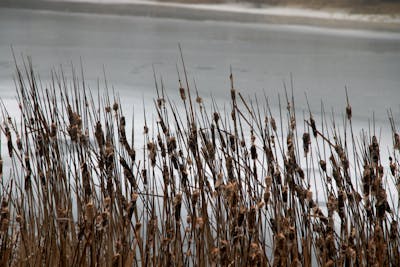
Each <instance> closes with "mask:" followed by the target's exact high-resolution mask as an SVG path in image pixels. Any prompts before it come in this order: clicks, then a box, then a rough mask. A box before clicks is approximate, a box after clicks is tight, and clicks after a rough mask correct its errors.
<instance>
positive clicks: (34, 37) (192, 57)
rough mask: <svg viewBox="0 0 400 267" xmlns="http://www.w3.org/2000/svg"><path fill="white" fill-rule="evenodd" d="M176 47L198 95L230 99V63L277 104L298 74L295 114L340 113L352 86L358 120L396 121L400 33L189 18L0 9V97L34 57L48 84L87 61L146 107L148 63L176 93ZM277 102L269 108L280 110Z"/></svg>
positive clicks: (247, 90) (248, 89)
mask: <svg viewBox="0 0 400 267" xmlns="http://www.w3.org/2000/svg"><path fill="white" fill-rule="evenodd" d="M178 43H180V44H181V46H182V47H183V53H184V58H185V61H186V65H187V68H188V70H189V74H190V79H191V81H192V80H193V79H194V80H195V81H196V83H197V87H198V89H199V92H200V94H201V95H202V96H203V97H205V98H207V97H209V96H210V95H213V96H214V97H215V98H216V99H217V100H218V101H222V102H223V100H224V98H225V97H226V96H227V95H228V94H227V92H228V91H227V90H228V89H229V80H228V74H229V68H230V66H232V69H233V73H234V76H235V84H236V87H237V88H238V89H239V90H241V91H242V92H243V93H244V94H245V95H247V94H248V95H255V94H257V95H259V96H263V94H264V93H265V94H266V95H268V96H269V97H270V98H271V99H272V100H276V96H277V94H278V93H280V94H281V95H282V94H283V85H282V84H283V82H284V81H285V82H286V83H287V85H288V87H290V86H289V84H290V74H291V73H292V75H293V80H294V92H295V97H296V99H297V100H296V102H297V105H298V107H300V108H302V107H304V105H305V103H306V102H305V97H304V94H305V93H306V94H307V96H308V98H309V102H310V104H311V108H312V109H313V110H315V111H318V110H319V108H320V101H321V100H323V101H324V103H325V105H326V107H327V109H328V110H330V109H331V108H333V109H334V110H335V111H336V112H338V113H339V114H340V113H342V112H343V110H344V109H343V107H344V105H345V103H344V102H345V101H344V100H345V94H344V87H345V86H347V87H348V91H349V96H350V100H351V102H352V106H353V113H354V115H355V118H356V119H358V120H361V121H366V119H367V118H368V117H371V116H372V113H373V112H375V117H376V118H377V120H384V121H386V111H387V109H388V108H392V109H393V112H395V114H399V111H400V109H399V102H398V99H399V97H400V34H398V33H381V32H366V31H364V32H363V31H343V30H330V29H318V28H306V27H300V26H284V25H256V24H246V25H241V24H235V23H224V22H212V21H203V22H199V21H183V20H172V19H155V18H146V17H118V16H108V15H107V16H106V15H88V14H67V13H52V12H40V11H25V10H13V9H0V96H1V97H2V98H3V99H4V98H6V99H7V98H13V97H14V92H13V89H14V85H13V81H12V75H13V74H14V64H13V60H12V54H11V49H10V46H11V45H12V46H13V48H14V51H15V52H16V55H17V57H20V55H21V54H23V55H25V56H31V57H32V59H33V63H34V66H35V69H36V70H37V71H38V73H40V75H41V78H42V80H43V81H46V80H47V79H48V78H49V72H50V69H51V68H52V67H56V68H58V67H59V66H60V65H62V66H63V68H64V69H65V70H66V71H67V72H69V71H70V66H71V63H72V64H74V65H75V66H79V64H80V63H79V61H80V58H82V62H83V66H84V70H85V75H86V79H87V80H88V81H89V82H92V87H95V86H96V80H97V78H99V77H100V78H102V77H103V67H104V69H105V72H106V75H107V78H108V81H109V83H110V84H111V85H113V86H114V88H115V89H116V90H117V91H118V92H119V93H120V95H121V96H123V99H124V100H125V101H126V102H127V103H130V104H132V103H136V104H137V105H139V106H142V104H141V103H142V100H143V99H145V101H146V103H147V101H151V99H152V97H153V96H154V95H155V90H154V79H153V71H152V66H154V68H155V70H156V72H157V75H158V76H162V77H163V81H164V83H165V87H166V89H167V91H169V92H170V94H173V95H176V94H177V84H178V83H177V80H178V77H177V72H176V64H177V63H179V50H178ZM276 102H277V101H271V103H272V105H276V104H275V103H276Z"/></svg>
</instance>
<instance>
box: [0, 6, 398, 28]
mask: <svg viewBox="0 0 400 267" xmlns="http://www.w3.org/2000/svg"><path fill="white" fill-rule="evenodd" d="M0 8H23V9H34V10H50V11H61V12H74V13H75V12H79V13H97V14H114V15H125V16H146V17H161V18H176V19H187V20H214V21H232V22H240V23H266V24H289V25H304V26H315V27H328V28H339V29H362V30H376V31H393V32H400V18H398V17H393V16H387V17H383V16H380V17H377V16H378V15H377V16H376V17H374V16H372V15H365V16H363V15H351V14H350V15H349V14H341V13H332V14H329V13H324V12H319V11H311V12H308V11H309V10H307V9H305V10H302V9H294V10H292V9H284V8H283V9H277V8H275V9H256V8H252V9H251V8H241V7H235V6H223V5H222V6H221V5H190V4H177V3H161V2H153V1H140V0H137V1H135V0H117V1H113V2H112V3H111V2H110V1H107V0H87V1H85V0H53V1H46V0H37V1H33V0H2V1H0ZM366 16H367V17H366ZM368 16H369V17H368ZM369 18H372V19H369ZM375 18H378V19H375ZM381 18H388V19H387V20H385V19H381Z"/></svg>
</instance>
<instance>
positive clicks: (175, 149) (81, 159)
mask: <svg viewBox="0 0 400 267" xmlns="http://www.w3.org/2000/svg"><path fill="white" fill-rule="evenodd" d="M182 63H183V60H182ZM182 67H183V73H181V76H183V77H184V78H183V79H182V81H179V84H178V85H179V88H178V90H177V93H176V95H177V96H178V98H179V97H180V100H179V101H172V100H170V99H169V98H168V96H167V95H166V94H165V90H164V88H163V85H162V83H156V97H155V101H154V108H153V114H155V116H156V117H157V119H156V121H154V122H152V123H148V122H147V120H146V119H145V120H144V123H143V125H139V126H138V125H136V126H137V127H133V125H134V124H133V123H131V122H130V121H131V119H132V118H131V116H126V115H125V110H124V107H121V105H120V99H119V98H118V96H117V94H116V93H112V94H109V93H108V90H104V91H103V90H98V91H96V92H95V91H93V90H89V89H88V87H87V85H86V84H85V81H84V79H83V74H82V75H77V74H76V73H75V71H73V77H72V79H71V80H67V78H66V77H65V75H64V73H63V72H62V71H60V72H52V81H51V83H50V84H48V85H46V86H42V85H41V83H40V81H39V80H38V76H37V75H35V73H34V70H33V68H32V65H31V64H30V62H29V61H28V62H24V64H23V65H22V66H19V67H17V69H16V85H17V86H16V87H17V102H18V107H19V116H17V117H15V118H12V117H10V114H9V113H8V112H7V107H5V106H3V108H2V114H3V122H2V123H1V130H2V133H3V137H5V138H6V143H7V146H6V148H4V147H3V148H2V155H1V156H2V157H3V158H4V157H10V158H11V162H12V164H11V165H10V166H5V167H4V168H3V167H2V171H1V173H2V183H1V190H0V193H1V223H0V266H311V265H319V266H388V265H392V266H400V256H399V253H400V252H399V241H400V240H399V229H398V223H397V222H398V219H399V213H398V203H399V202H398V197H399V193H398V191H397V190H399V189H400V187H399V184H400V183H399V181H400V180H399V171H398V167H399V161H398V159H399V149H400V137H399V134H398V133H397V132H396V127H395V124H394V121H395V120H394V119H393V117H392V116H389V121H390V124H391V129H392V136H393V147H392V148H391V149H390V150H389V155H390V159H389V161H388V160H387V159H384V158H382V156H381V155H383V154H384V153H381V148H380V144H379V140H378V138H377V136H375V135H374V134H373V133H374V131H370V132H371V133H366V132H363V133H362V134H361V135H360V137H357V136H358V133H354V132H353V127H352V109H351V106H350V103H349V101H348V100H347V108H346V110H345V112H346V113H345V114H346V118H345V119H344V126H343V127H337V126H336V123H335V120H334V119H332V120H328V118H327V116H326V115H325V113H324V112H323V114H322V116H321V118H320V121H317V120H316V117H315V116H313V115H312V114H311V111H310V112H308V114H306V115H303V117H304V119H299V116H298V115H297V114H296V108H295V102H294V99H293V97H291V96H287V94H286V95H285V97H284V98H281V99H280V103H284V104H282V105H281V104H280V106H282V107H281V108H280V112H279V114H278V116H276V115H274V114H272V112H271V108H270V106H269V104H268V101H267V100H268V99H267V98H266V99H265V101H264V100H263V101H261V100H257V99H253V100H249V99H245V98H244V97H243V96H242V94H241V93H240V92H238V91H237V90H236V89H235V87H234V81H233V76H232V75H231V76H230V82H231V88H230V108H229V110H224V111H223V112H221V111H220V110H219V108H218V107H217V105H216V104H215V103H211V105H210V106H211V107H212V108H206V107H207V106H206V104H205V103H204V101H203V99H202V98H201V96H199V95H198V93H197V89H196V88H195V89H193V88H190V87H191V85H190V84H189V82H188V77H187V74H186V70H185V66H184V64H183V65H182ZM79 76H81V77H79ZM94 92H95V93H94ZM174 97H175V96H174ZM179 102H180V103H179ZM147 109H148V108H147ZM147 111H148V110H147ZM389 115H390V114H389ZM328 121H331V122H330V123H328ZM128 126H129V127H128ZM138 132H139V134H140V135H141V136H142V138H143V142H142V143H139V144H136V145H135V144H134V142H133V140H135V139H137V135H138ZM134 134H136V137H134ZM1 164H2V161H1ZM1 166H2V165H1ZM394 185H397V188H396V187H394Z"/></svg>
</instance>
